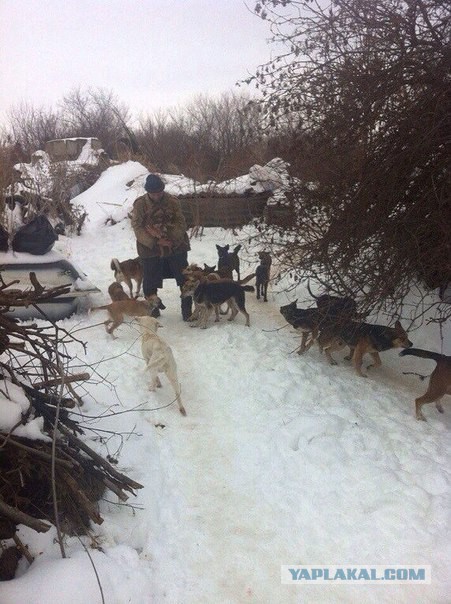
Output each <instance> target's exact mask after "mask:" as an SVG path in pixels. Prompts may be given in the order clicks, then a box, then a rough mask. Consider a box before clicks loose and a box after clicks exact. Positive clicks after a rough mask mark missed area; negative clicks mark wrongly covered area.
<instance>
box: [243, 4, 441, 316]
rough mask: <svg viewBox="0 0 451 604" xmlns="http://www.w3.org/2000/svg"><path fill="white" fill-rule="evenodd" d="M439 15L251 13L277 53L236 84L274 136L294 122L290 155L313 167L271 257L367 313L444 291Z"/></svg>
mask: <svg viewBox="0 0 451 604" xmlns="http://www.w3.org/2000/svg"><path fill="white" fill-rule="evenodd" d="M450 9H451V7H450V6H449V5H447V4H446V3H443V2H442V1H441V0H409V1H404V0H334V2H333V3H332V4H330V5H329V6H327V7H326V6H324V5H322V4H319V3H317V2H309V1H307V0H305V1H304V0H302V1H294V0H293V1H290V0H281V1H276V0H261V1H260V2H258V3H257V4H256V5H255V12H256V13H257V14H258V15H259V16H260V17H261V18H263V19H266V20H268V22H269V23H270V27H271V29H272V32H273V34H274V38H273V39H274V41H275V42H277V43H278V47H277V48H278V49H282V50H281V52H279V54H278V55H277V56H276V58H275V59H274V60H272V61H270V62H268V63H267V64H266V65H263V66H261V67H260V68H259V69H258V71H257V73H256V75H255V76H254V77H253V78H251V79H250V80H249V81H252V82H254V83H256V84H257V85H258V86H259V88H260V89H261V91H262V94H263V101H262V102H261V104H260V106H261V111H262V115H263V116H264V119H265V120H266V121H267V123H268V124H270V125H271V126H272V127H273V128H276V127H278V126H279V125H282V126H285V125H286V124H287V123H288V122H289V121H290V120H291V121H292V122H293V120H294V123H297V131H298V136H297V141H298V149H299V152H300V153H303V152H306V151H307V152H308V153H310V154H312V155H314V156H315V160H316V162H317V169H316V179H315V183H314V184H312V183H310V184H309V185H308V186H306V185H305V184H304V185H302V186H300V187H297V188H296V187H294V188H293V195H292V199H291V210H292V218H291V224H290V227H289V228H288V229H284V232H283V234H286V233H287V231H288V232H289V240H290V244H289V245H287V246H285V248H284V250H283V254H282V255H283V258H284V260H285V262H286V266H287V268H288V267H289V268H290V269H291V270H293V271H295V272H296V274H297V276H298V278H299V277H303V278H308V277H316V278H317V280H318V281H320V282H321V283H323V284H327V285H328V286H329V287H331V288H332V289H334V290H335V291H337V292H340V293H345V292H346V293H351V294H354V295H359V296H360V297H361V298H362V299H363V300H365V302H366V305H367V308H368V309H369V310H378V309H381V308H382V307H383V306H384V304H385V303H386V302H389V303H390V305H392V304H395V305H397V306H399V305H400V304H401V302H402V301H403V300H404V299H405V298H406V296H407V295H408V294H409V292H410V291H411V288H412V287H414V286H415V284H416V283H418V282H422V283H423V285H426V287H428V288H432V289H433V288H439V287H440V288H442V289H443V288H444V287H445V286H446V285H447V283H449V282H450V281H451V245H450V237H449V224H450V222H451V207H450V200H449V191H450V184H451V183H450V175H449V141H450V135H451V124H450V118H449V116H450V115H451V111H450V105H451V80H450V78H449V65H450V62H451V47H450ZM293 141H294V142H295V141H296V139H295V138H294V137H293ZM311 172H315V171H314V170H312V171H311ZM442 309H443V312H444V315H443V314H442V318H443V316H447V315H448V314H449V311H447V310H446V308H445V306H443V307H442ZM448 309H449V307H448ZM422 312H423V307H422V306H419V307H418V308H417V314H421V313H422Z"/></svg>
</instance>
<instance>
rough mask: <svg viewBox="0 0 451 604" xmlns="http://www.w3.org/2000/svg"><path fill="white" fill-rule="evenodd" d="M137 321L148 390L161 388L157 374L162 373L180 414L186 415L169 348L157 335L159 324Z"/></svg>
mask: <svg viewBox="0 0 451 604" xmlns="http://www.w3.org/2000/svg"><path fill="white" fill-rule="evenodd" d="M137 321H138V323H139V326H140V330H141V351H142V354H143V357H144V360H145V362H146V365H147V369H148V370H149V372H150V376H151V382H150V384H149V390H152V391H154V390H155V389H156V388H161V382H160V378H159V377H158V374H159V373H164V374H165V375H166V377H167V378H168V380H169V382H170V384H171V386H172V387H173V389H174V392H175V396H176V399H177V404H178V406H179V410H180V413H181V414H182V415H186V411H185V408H184V406H183V404H182V398H181V396H180V392H181V388H180V383H179V381H178V377H177V365H176V362H175V359H174V355H173V353H172V350H171V348H170V346H169V345H168V344H167V343H166V342H165V341H164V340H163V339H162V338H160V337H159V336H158V335H157V330H158V328H159V327H162V326H161V324H160V323H159V322H158V321H157V319H154V318H153V317H138V319H137Z"/></svg>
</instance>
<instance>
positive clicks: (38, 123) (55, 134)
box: [6, 103, 62, 159]
mask: <svg viewBox="0 0 451 604" xmlns="http://www.w3.org/2000/svg"><path fill="white" fill-rule="evenodd" d="M61 134H62V126H61V121H60V116H59V114H58V112H55V111H54V110H53V109H45V108H43V107H41V108H36V107H33V106H32V105H30V104H29V103H20V104H19V105H18V106H17V107H14V108H13V109H11V110H10V111H9V113H8V128H7V132H6V138H7V140H9V141H10V142H11V144H13V145H15V146H16V148H20V150H21V151H22V152H23V154H25V156H26V157H27V158H28V159H29V158H30V156H31V154H32V153H34V152H35V151H37V150H38V149H43V148H44V145H45V143H46V142H47V141H48V140H52V139H55V138H59V137H60V136H61ZM22 159H23V158H22Z"/></svg>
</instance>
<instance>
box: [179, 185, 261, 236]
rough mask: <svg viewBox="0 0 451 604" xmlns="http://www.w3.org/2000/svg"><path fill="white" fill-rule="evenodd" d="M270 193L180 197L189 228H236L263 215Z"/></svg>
mask: <svg viewBox="0 0 451 604" xmlns="http://www.w3.org/2000/svg"><path fill="white" fill-rule="evenodd" d="M269 196H270V193H259V194H257V195H252V196H236V197H232V196H230V197H213V196H211V197H200V196H193V197H179V200H180V203H181V206H182V211H183V214H184V216H185V220H186V223H187V226H188V228H191V227H195V226H204V227H222V228H225V229H227V228H235V227H242V226H244V225H245V224H248V223H249V222H250V221H251V220H252V219H253V218H259V217H261V216H263V214H264V211H265V208H266V204H267V201H268V197H269Z"/></svg>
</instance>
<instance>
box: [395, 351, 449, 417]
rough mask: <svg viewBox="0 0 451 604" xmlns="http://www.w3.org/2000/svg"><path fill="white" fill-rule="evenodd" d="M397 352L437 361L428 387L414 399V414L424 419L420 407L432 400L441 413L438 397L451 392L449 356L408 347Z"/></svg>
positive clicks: (441, 408) (401, 354) (402, 354)
mask: <svg viewBox="0 0 451 604" xmlns="http://www.w3.org/2000/svg"><path fill="white" fill-rule="evenodd" d="M399 354H400V356H402V357H404V356H407V355H412V356H414V357H421V358H422V359H431V360H432V361H435V362H436V363H437V366H436V368H435V369H434V371H433V372H432V374H431V377H430V379H429V386H428V389H427V390H426V392H425V393H424V394H423V396H420V397H419V398H417V399H415V414H416V418H417V419H420V420H422V421H426V418H425V417H424V415H423V412H422V411H421V407H422V406H423V405H426V404H427V403H434V402H435V406H436V407H437V410H438V411H440V413H443V407H442V405H441V403H440V399H441V398H442V397H444V396H445V394H451V356H445V355H444V354H439V353H438V352H430V351H429V350H421V348H409V349H407V350H402V351H401V352H400V353H399Z"/></svg>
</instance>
